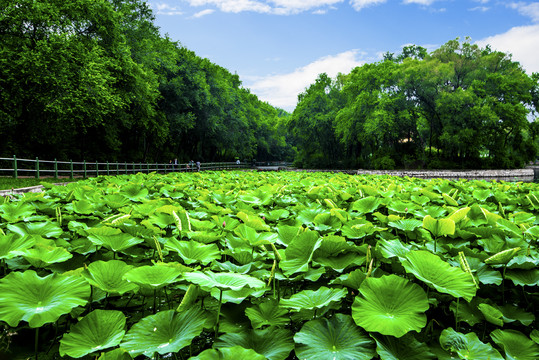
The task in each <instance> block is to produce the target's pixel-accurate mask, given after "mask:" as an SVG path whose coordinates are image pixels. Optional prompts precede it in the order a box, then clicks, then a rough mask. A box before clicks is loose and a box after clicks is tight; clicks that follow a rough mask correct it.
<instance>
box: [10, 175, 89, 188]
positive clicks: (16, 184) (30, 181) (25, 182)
mask: <svg viewBox="0 0 539 360" xmlns="http://www.w3.org/2000/svg"><path fill="white" fill-rule="evenodd" d="M77 180H79V179H69V178H66V179H63V178H62V179H55V178H44V179H43V178H42V179H36V178H18V179H14V178H12V177H0V190H9V189H19V188H23V187H29V186H36V185H40V184H41V183H43V182H47V183H61V182H71V181H77Z"/></svg>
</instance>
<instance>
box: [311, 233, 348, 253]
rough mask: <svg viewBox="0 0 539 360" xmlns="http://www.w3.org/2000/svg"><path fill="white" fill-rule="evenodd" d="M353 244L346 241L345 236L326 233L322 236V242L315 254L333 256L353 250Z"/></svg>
mask: <svg viewBox="0 0 539 360" xmlns="http://www.w3.org/2000/svg"><path fill="white" fill-rule="evenodd" d="M353 250H354V246H353V245H352V244H351V243H348V242H347V241H346V238H344V237H342V236H336V235H328V236H324V237H323V238H322V244H321V245H320V247H319V248H318V249H317V250H316V252H315V257H316V256H321V257H328V256H335V255H339V254H342V253H346V252H349V251H353Z"/></svg>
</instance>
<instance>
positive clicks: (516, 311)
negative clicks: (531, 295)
mask: <svg viewBox="0 0 539 360" xmlns="http://www.w3.org/2000/svg"><path fill="white" fill-rule="evenodd" d="M497 308H498V310H500V311H501V312H502V313H503V321H504V322H506V323H511V322H513V321H518V322H520V323H521V324H522V325H524V326H530V325H531V324H532V323H533V322H534V321H535V315H534V314H533V313H529V312H526V311H525V310H523V309H522V308H520V307H518V306H515V305H512V304H505V305H504V306H501V307H500V306H497Z"/></svg>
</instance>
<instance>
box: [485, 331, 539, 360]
mask: <svg viewBox="0 0 539 360" xmlns="http://www.w3.org/2000/svg"><path fill="white" fill-rule="evenodd" d="M490 337H491V338H492V340H494V342H495V343H496V344H498V345H499V346H500V347H501V348H502V349H503V350H504V351H505V356H506V358H507V359H511V360H513V359H514V360H516V359H519V360H535V359H537V358H539V345H537V344H536V343H534V342H533V341H531V340H530V339H529V338H528V337H527V336H526V335H524V334H523V333H521V332H520V331H517V330H500V329H496V330H494V331H493V332H492V333H490Z"/></svg>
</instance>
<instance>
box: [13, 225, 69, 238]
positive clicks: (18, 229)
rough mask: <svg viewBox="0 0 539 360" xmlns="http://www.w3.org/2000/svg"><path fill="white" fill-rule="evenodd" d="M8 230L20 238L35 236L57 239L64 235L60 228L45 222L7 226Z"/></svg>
mask: <svg viewBox="0 0 539 360" xmlns="http://www.w3.org/2000/svg"><path fill="white" fill-rule="evenodd" d="M7 227H8V229H9V230H11V231H13V232H15V233H18V234H20V235H21V236H25V235H37V236H42V237H46V238H58V237H59V236H60V235H62V234H63V233H64V231H63V230H62V228H60V227H59V226H58V225H57V224H54V223H52V222H50V221H45V222H39V223H38V222H32V223H24V224H15V225H13V224H10V225H8V226H7Z"/></svg>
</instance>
